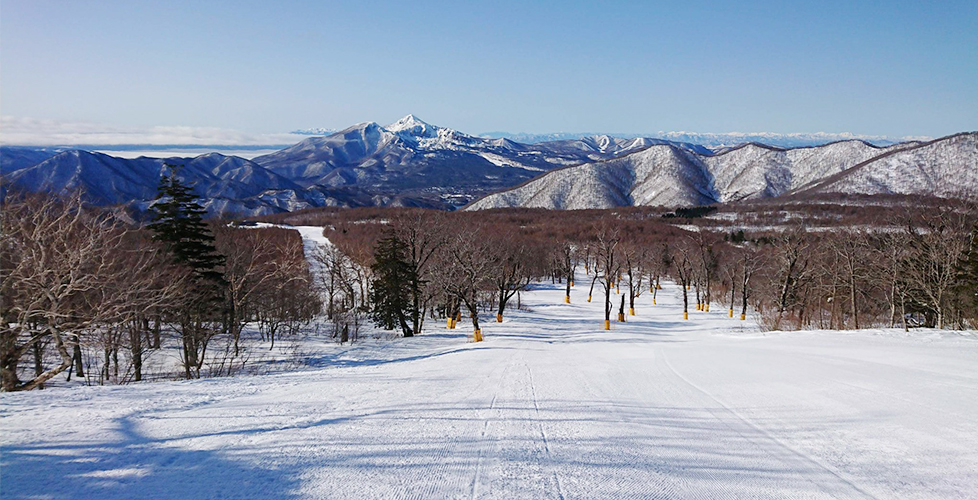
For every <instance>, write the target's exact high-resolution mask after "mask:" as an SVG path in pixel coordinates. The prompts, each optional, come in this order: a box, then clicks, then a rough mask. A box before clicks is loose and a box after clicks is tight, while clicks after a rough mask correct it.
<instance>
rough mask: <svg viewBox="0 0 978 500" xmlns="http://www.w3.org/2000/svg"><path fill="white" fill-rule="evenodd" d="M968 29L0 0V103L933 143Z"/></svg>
mask: <svg viewBox="0 0 978 500" xmlns="http://www.w3.org/2000/svg"><path fill="white" fill-rule="evenodd" d="M976 27H978V2H974V1H973V0H972V1H947V2H933V3H932V2H920V1H914V2H903V1H890V2H859V1H844V2H834V1H829V2H811V3H802V2H799V3H792V2H766V1H743V2H736V3H716V4H714V3H709V2H663V3H658V2H532V1H527V0H524V1H519V2H507V1H498V2H487V3H474V2H424V1H421V2H389V3H388V2H368V1H363V2H344V3H333V2H317V1H308V2H302V1H294V2H290V1H275V2H272V1H260V2H259V1H256V2H251V1H216V0H214V1H210V0H195V1H180V0H169V1H148V0H140V1H113V0H106V1H81V0H79V1H70V2H68V1H45V0H2V1H0V99H2V101H0V112H2V114H3V115H4V116H5V117H7V118H10V117H17V118H18V119H21V120H23V119H31V120H44V122H39V123H58V124H61V123H67V124H72V123H85V124H88V125H86V126H89V127H98V126H107V127H111V128H112V129H113V130H127V129H128V128H132V129H134V130H135V129H140V130H143V129H145V128H147V127H158V126H167V127H191V128H194V127H206V128H208V129H214V130H235V131H242V132H244V133H252V134H269V133H277V132H285V131H288V130H292V129H296V128H305V127H334V128H343V127H346V126H348V125H351V124H353V123H357V122H362V121H368V120H370V121H378V122H381V123H387V122H392V121H394V120H396V119H397V118H399V117H401V116H403V115H405V114H407V113H414V114H415V115H417V116H419V117H420V118H422V119H424V120H426V121H428V122H430V123H434V124H438V125H443V126H448V127H452V128H456V129H458V130H461V131H464V132H469V133H481V132H489V131H500V130H502V131H510V132H534V133H543V132H556V131H567V132H572V131H601V132H622V133H643V132H648V133H652V132H656V131H678V130H687V131H697V132H732V131H739V132H760V131H767V132H782V133H789V132H818V131H825V132H852V133H856V134H869V135H888V136H891V137H902V136H920V135H925V136H934V137H936V136H941V135H946V134H950V133H954V132H959V131H964V130H975V129H978V28H976ZM12 123H20V122H12V121H9V120H5V124H6V125H5V127H6V126H7V125H9V124H12ZM93 124H94V125H93ZM11 126H12V125H11ZM68 126H70V125H68ZM0 134H3V131H0Z"/></svg>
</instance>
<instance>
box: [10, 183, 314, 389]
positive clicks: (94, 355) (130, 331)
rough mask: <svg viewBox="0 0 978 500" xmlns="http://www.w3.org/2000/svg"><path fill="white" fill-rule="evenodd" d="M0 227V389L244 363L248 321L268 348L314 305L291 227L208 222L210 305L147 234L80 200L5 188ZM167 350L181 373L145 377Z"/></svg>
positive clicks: (224, 369) (199, 372)
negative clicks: (214, 266) (214, 264)
mask: <svg viewBox="0 0 978 500" xmlns="http://www.w3.org/2000/svg"><path fill="white" fill-rule="evenodd" d="M0 223H2V227H3V235H2V244H0V249H2V256H0V266H2V269H0V271H2V278H0V279H2V282H0V292H2V302H0V304H2V306H0V334H2V340H0V370H2V376H3V379H2V388H3V390H5V391H10V390H24V389H34V388H39V387H43V385H44V383H45V382H47V381H48V380H50V379H51V378H53V377H55V376H58V375H60V374H63V373H64V374H65V377H66V378H67V379H69V380H70V379H71V377H76V378H81V379H85V380H87V381H89V382H91V383H106V382H109V383H124V382H128V381H138V380H142V379H144V378H150V377H152V378H160V377H163V378H172V377H178V376H183V377H187V378H195V377H200V376H204V375H222V374H223V375H228V374H231V373H234V372H235V371H236V370H238V369H240V368H241V365H242V363H243V362H244V361H245V359H246V358H245V357H244V356H243V355H242V353H243V352H244V351H245V349H243V346H242V345H241V343H242V342H243V341H244V340H243V338H242V336H241V333H242V329H243V327H244V326H245V324H247V323H251V324H252V325H253V326H254V327H255V328H256V329H257V333H258V335H257V339H258V341H259V342H267V343H268V344H269V345H273V344H274V341H275V338H276V337H277V336H280V335H282V334H287V333H294V332H295V331H296V330H297V329H298V328H299V326H300V325H302V324H304V323H305V322H307V321H308V320H309V319H311V318H312V317H314V316H315V315H316V314H317V313H318V311H319V307H320V306H319V299H318V296H317V295H316V294H314V293H313V290H312V280H311V277H310V275H309V270H308V265H307V264H306V261H305V259H304V256H303V252H302V242H301V240H300V239H299V237H298V235H297V234H296V233H295V232H294V231H289V230H285V229H277V228H263V229H251V228H247V229H246V228H235V227H227V226H221V225H215V224H212V227H211V231H212V232H213V233H214V241H215V245H216V248H217V250H218V252H219V253H220V255H221V257H222V261H223V265H222V266H221V267H220V268H219V269H218V270H217V271H218V272H219V273H220V279H219V280H217V281H216V282H219V283H221V288H220V289H219V290H217V294H216V297H217V298H216V300H213V299H212V297H210V296H208V295H206V294H202V293H201V290H200V288H201V287H199V286H195V284H194V279H193V276H192V269H189V268H188V267H187V266H184V265H181V264H180V263H179V262H178V261H177V260H175V259H174V258H173V256H172V255H169V254H168V251H167V249H166V247H165V246H163V245H161V244H160V243H159V242H158V241H154V239H153V238H152V234H151V231H149V230H148V229H146V228H141V227H137V226H135V225H133V224H132V223H130V222H127V221H126V220H125V218H124V217H120V214H117V213H112V212H108V211H105V210H102V209H94V208H90V207H87V206H86V205H85V204H83V203H82V200H81V198H80V197H79V196H72V197H68V198H64V199H59V198H54V197H45V196H41V195H23V194H17V193H8V196H7V197H6V198H5V200H4V202H3V210H2V220H0ZM249 338H250V337H249ZM174 351H178V352H179V357H180V361H179V364H181V365H182V368H183V369H182V370H181V372H179V373H174V372H172V371H165V372H161V373H147V370H146V360H147V358H150V357H151V356H153V355H155V354H156V353H160V352H164V354H162V356H166V355H168V354H167V352H174ZM154 366H155V365H154ZM172 367H173V364H171V365H170V366H166V365H164V367H163V368H164V369H172Z"/></svg>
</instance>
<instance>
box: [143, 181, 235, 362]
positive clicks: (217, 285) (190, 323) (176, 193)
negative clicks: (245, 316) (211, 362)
mask: <svg viewBox="0 0 978 500" xmlns="http://www.w3.org/2000/svg"><path fill="white" fill-rule="evenodd" d="M165 166H166V167H168V168H169V169H170V172H169V174H168V175H167V176H166V177H164V178H163V179H161V180H160V187H159V193H158V195H157V198H156V199H157V202H156V204H154V205H153V207H152V209H151V212H152V223H151V224H150V225H149V228H150V229H151V230H152V231H153V238H154V239H156V240H157V241H160V242H162V243H163V244H164V245H165V246H166V248H167V249H168V250H169V252H170V253H171V255H172V257H173V260H174V261H175V262H176V263H178V264H181V265H184V266H186V267H187V269H188V271H190V273H191V275H192V277H193V282H192V283H193V286H192V287H191V289H190V290H188V295H187V297H188V299H187V302H186V303H185V304H184V306H183V307H182V308H181V309H180V310H179V311H176V315H177V323H178V325H179V329H180V336H181V339H182V341H183V365H184V370H185V374H186V377H187V378H195V377H199V376H200V369H201V367H202V366H203V363H204V353H205V352H206V350H207V344H208V342H209V341H210V339H211V338H212V337H213V336H214V335H215V334H217V333H218V332H221V331H227V328H228V321H227V319H228V318H227V314H225V310H226V308H225V307H224V304H225V300H224V299H225V292H226V291H227V283H226V281H225V280H224V274H223V266H224V256H222V255H221V254H219V253H218V252H217V250H216V248H215V245H214V235H213V234H211V232H210V230H209V229H208V228H207V223H205V222H204V214H205V213H206V212H205V211H204V208H203V207H202V206H200V204H199V203H197V200H196V197H195V196H194V195H193V192H192V191H191V190H190V188H189V187H188V186H185V185H184V184H183V183H181V182H180V180H179V178H178V177H177V174H178V168H177V167H174V166H171V165H165Z"/></svg>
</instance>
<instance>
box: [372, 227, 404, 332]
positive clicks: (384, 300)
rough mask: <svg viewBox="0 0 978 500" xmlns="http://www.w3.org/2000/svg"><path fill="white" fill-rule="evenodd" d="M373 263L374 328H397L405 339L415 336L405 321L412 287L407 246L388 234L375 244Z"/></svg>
mask: <svg viewBox="0 0 978 500" xmlns="http://www.w3.org/2000/svg"><path fill="white" fill-rule="evenodd" d="M374 260H375V263H374V265H373V266H372V267H371V269H373V272H374V276H375V278H374V280H373V282H372V283H371V287H370V302H371V303H372V304H373V310H372V311H371V318H372V319H373V320H374V323H375V324H376V325H377V326H381V327H383V328H385V329H387V330H393V329H394V328H397V327H400V328H401V331H402V332H404V336H405V337H412V336H414V332H413V331H412V330H411V326H410V325H409V324H408V321H407V318H408V317H410V316H411V314H412V305H411V284H412V283H413V281H414V278H415V276H414V271H413V268H412V266H411V265H410V264H409V263H408V262H407V244H406V243H405V242H403V241H401V240H400V239H398V238H397V236H395V235H393V234H392V235H388V236H387V237H385V238H384V239H382V240H380V241H379V242H378V243H377V248H376V249H375V250H374Z"/></svg>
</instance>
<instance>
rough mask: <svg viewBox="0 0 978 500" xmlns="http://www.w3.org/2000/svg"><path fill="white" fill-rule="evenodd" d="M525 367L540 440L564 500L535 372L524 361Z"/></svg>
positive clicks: (561, 499)
mask: <svg viewBox="0 0 978 500" xmlns="http://www.w3.org/2000/svg"><path fill="white" fill-rule="evenodd" d="M523 366H524V367H526V373H527V376H528V377H529V381H530V396H531V397H532V398H533V411H534V415H535V417H536V418H535V419H534V420H535V421H536V423H537V426H538V427H539V428H540V438H541V439H542V440H543V448H544V450H545V451H546V452H547V467H548V468H549V469H550V473H551V475H552V476H553V478H554V483H555V484H556V485H557V497H558V498H560V500H564V498H565V497H564V491H563V488H561V486H560V476H559V475H558V474H557V468H556V463H555V461H554V457H553V453H552V452H551V450H550V439H548V438H547V432H546V430H545V429H544V427H543V419H542V418H541V417H540V404H539V402H538V400H537V389H536V383H535V382H534V381H533V370H532V369H530V365H529V364H527V363H526V361H525V360H524V361H523Z"/></svg>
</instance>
